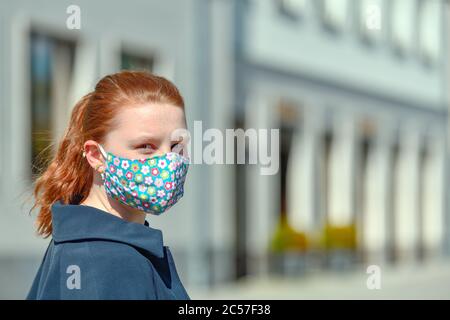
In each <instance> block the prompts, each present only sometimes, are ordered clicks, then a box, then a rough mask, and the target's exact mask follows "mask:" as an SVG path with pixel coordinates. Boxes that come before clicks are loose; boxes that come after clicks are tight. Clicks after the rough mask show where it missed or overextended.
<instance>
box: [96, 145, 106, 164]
mask: <svg viewBox="0 0 450 320" xmlns="http://www.w3.org/2000/svg"><path fill="white" fill-rule="evenodd" d="M98 148H99V149H100V153H101V154H102V156H103V157H104V158H105V160H108V155H107V154H106V152H105V149H103V147H102V145H101V144H100V143H99V144H98Z"/></svg>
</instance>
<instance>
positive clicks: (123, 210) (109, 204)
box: [80, 183, 146, 224]
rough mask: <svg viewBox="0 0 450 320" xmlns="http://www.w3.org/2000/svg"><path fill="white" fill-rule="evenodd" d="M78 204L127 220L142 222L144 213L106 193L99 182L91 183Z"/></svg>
mask: <svg viewBox="0 0 450 320" xmlns="http://www.w3.org/2000/svg"><path fill="white" fill-rule="evenodd" d="M80 205H86V206H91V207H95V208H97V209H100V210H103V211H106V212H108V213H110V214H112V215H115V216H117V217H119V218H121V219H123V220H125V221H128V222H136V223H141V224H144V222H145V216H146V214H145V213H144V212H142V211H139V210H137V209H133V208H130V207H128V206H126V205H123V204H121V203H119V202H118V201H116V200H114V199H111V198H110V197H108V196H107V195H106V192H105V189H104V188H103V187H102V185H101V184H97V183H93V184H92V187H91V191H90V192H89V195H88V197H87V198H86V199H85V200H84V201H82V202H80Z"/></svg>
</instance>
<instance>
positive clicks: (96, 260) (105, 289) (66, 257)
mask: <svg viewBox="0 0 450 320" xmlns="http://www.w3.org/2000/svg"><path fill="white" fill-rule="evenodd" d="M64 247H65V248H64V250H63V251H64V252H62V256H61V263H62V264H63V265H64V266H63V269H66V274H65V275H63V277H64V276H65V277H66V281H65V282H66V283H65V284H64V283H63V285H65V287H66V288H63V289H62V292H64V295H65V297H62V298H63V299H71V298H75V299H77V298H81V299H155V298H156V290H155V287H154V280H153V269H152V267H151V264H150V263H149V261H148V260H147V259H146V258H145V257H144V256H143V255H142V254H140V253H139V252H138V251H137V250H136V249H135V248H134V247H132V246H130V245H127V244H124V243H120V242H113V241H104V240H98V241H97V240H96V241H86V242H77V243H66V244H64ZM77 252H78V253H81V252H83V254H81V255H78V254H77ZM77 262H78V264H77ZM77 277H78V278H77ZM77 281H78V283H77Z"/></svg>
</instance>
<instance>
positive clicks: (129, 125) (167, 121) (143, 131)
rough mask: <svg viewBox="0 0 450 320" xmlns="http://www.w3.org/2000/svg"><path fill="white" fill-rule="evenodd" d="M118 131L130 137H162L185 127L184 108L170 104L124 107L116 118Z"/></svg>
mask: <svg viewBox="0 0 450 320" xmlns="http://www.w3.org/2000/svg"><path fill="white" fill-rule="evenodd" d="M115 120H116V121H115V122H116V126H115V129H116V131H119V132H121V134H126V135H127V136H129V137H136V136H147V137H149V138H150V137H155V138H158V137H161V136H167V135H170V134H171V133H172V132H173V131H174V130H176V129H179V128H185V117H184V110H183V108H181V107H178V106H174V105H170V104H145V105H138V106H131V107H128V108H123V109H122V110H121V111H120V112H119V113H118V114H117V115H116V118H115Z"/></svg>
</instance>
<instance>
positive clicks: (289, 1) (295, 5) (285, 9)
mask: <svg viewBox="0 0 450 320" xmlns="http://www.w3.org/2000/svg"><path fill="white" fill-rule="evenodd" d="M277 2H278V6H279V9H280V11H281V13H282V14H284V15H286V16H288V17H290V18H293V19H297V18H299V17H301V16H302V15H303V14H304V11H305V7H306V0H277Z"/></svg>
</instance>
